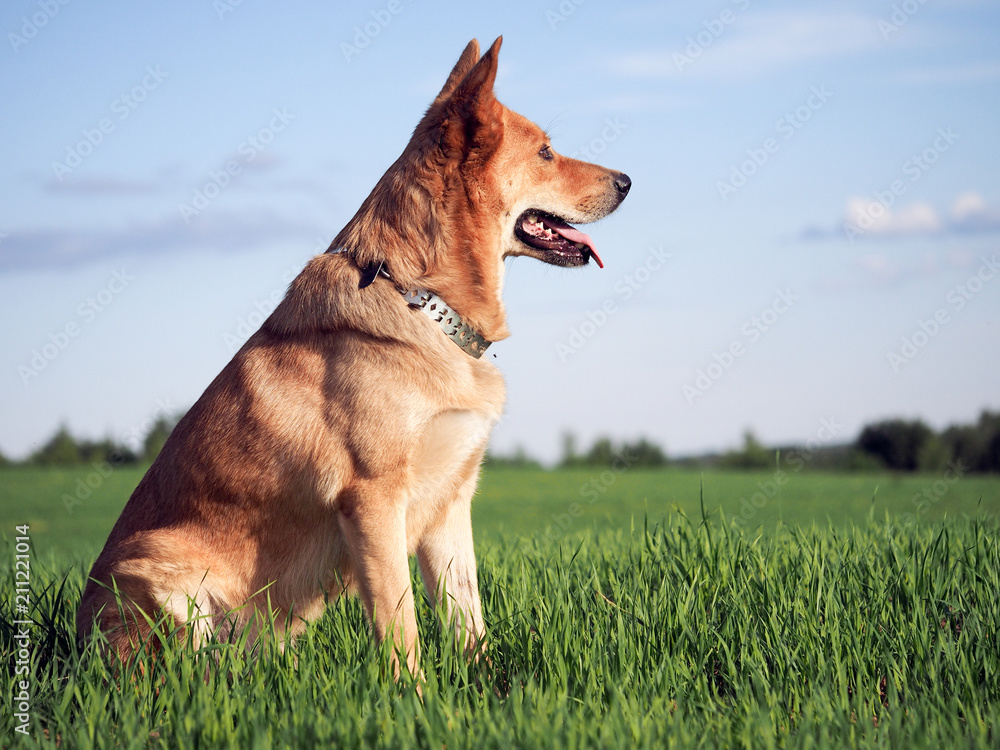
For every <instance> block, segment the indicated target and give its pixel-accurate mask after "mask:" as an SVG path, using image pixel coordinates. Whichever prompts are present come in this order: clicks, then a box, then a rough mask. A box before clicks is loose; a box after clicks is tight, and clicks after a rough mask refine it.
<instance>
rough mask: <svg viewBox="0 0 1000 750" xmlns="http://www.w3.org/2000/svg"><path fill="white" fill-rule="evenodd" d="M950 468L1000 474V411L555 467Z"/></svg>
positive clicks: (83, 444) (598, 455)
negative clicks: (958, 420)
mask: <svg viewBox="0 0 1000 750" xmlns="http://www.w3.org/2000/svg"><path fill="white" fill-rule="evenodd" d="M182 416H183V414H175V415H173V416H166V415H160V416H159V417H157V419H156V420H155V421H154V422H153V423H152V426H151V427H150V428H149V430H148V431H147V432H146V434H145V436H144V437H143V440H142V444H141V445H140V446H138V447H137V448H133V447H130V446H127V445H124V444H122V443H120V442H117V441H115V440H113V439H112V438H105V439H103V440H86V439H79V438H76V437H74V436H73V435H72V434H70V432H69V430H68V428H67V427H66V426H65V425H62V426H60V427H59V429H58V430H57V431H56V434H55V435H53V436H52V438H51V439H50V440H49V441H48V442H46V443H45V444H44V445H43V446H42V447H40V448H39V449H38V450H36V451H35V452H33V453H32V454H31V455H30V456H28V458H26V459H25V460H24V461H20V462H13V461H10V460H9V459H7V458H5V457H4V456H3V455H2V454H0V466H11V465H14V464H17V463H20V464H27V465H31V466H74V465H89V464H93V463H102V462H108V463H110V464H111V465H112V466H120V465H124V464H136V463H144V462H150V461H152V460H153V459H154V458H156V456H157V454H158V453H159V452H160V449H161V448H163V444H164V443H165V442H166V440H167V438H168V437H169V436H170V433H171V431H172V430H173V429H174V427H175V426H176V424H177V422H178V421H180V418H181V417H182ZM486 463H487V466H489V467H491V468H520V469H523V468H534V469H539V468H541V467H542V464H541V462H540V461H538V460H536V459H535V458H533V457H532V456H530V455H528V453H527V452H526V451H525V450H524V448H523V447H518V448H516V449H515V451H514V452H513V453H512V454H511V455H498V454H496V453H492V452H490V453H487V456H486ZM951 463H954V464H957V465H959V466H961V468H962V471H963V472H979V473H986V472H1000V412H990V411H984V412H982V414H980V416H979V419H978V421H976V422H975V423H974V424H970V425H952V426H951V427H948V428H947V429H945V430H942V431H941V432H935V431H934V430H933V429H931V428H930V427H929V426H928V425H927V424H926V423H924V422H923V421H920V420H910V421H908V420H903V419H889V420H884V421H880V422H874V423H872V424H868V425H866V426H865V427H864V428H863V429H862V430H861V434H860V435H858V437H857V438H856V439H855V440H854V441H853V442H849V443H836V444H833V443H823V444H817V445H810V444H808V443H807V444H805V445H786V446H773V447H767V446H765V445H763V444H762V443H761V442H760V441H759V440H758V439H757V438H756V437H755V436H754V434H753V432H751V431H749V430H748V431H747V432H745V433H744V435H743V444H742V446H741V447H740V448H739V449H736V450H732V451H727V452H725V453H721V454H708V455H703V456H694V457H684V458H675V459H669V458H668V457H667V454H666V452H665V451H664V450H663V448H661V447H660V446H659V445H657V444H656V443H654V442H652V441H650V440H648V439H646V438H639V439H638V440H634V441H631V442H629V441H622V442H615V441H613V440H612V439H611V438H609V437H599V438H597V439H596V440H595V441H594V442H593V444H592V445H591V446H590V447H589V448H587V449H586V450H581V449H579V448H578V447H577V440H576V437H575V436H574V435H572V434H569V433H567V434H565V435H564V436H563V445H562V456H561V457H560V459H559V462H558V464H557V468H560V469H573V468H584V467H602V468H607V467H609V466H613V465H616V464H621V465H624V466H627V467H629V468H633V467H637V468H651V469H652V468H662V467H665V466H679V467H689V468H725V469H768V468H775V466H776V465H777V464H784V465H789V466H791V467H792V468H794V469H796V470H797V469H799V468H804V467H805V466H806V465H808V466H809V468H810V469H819V470H825V471H858V470H878V469H887V470H890V471H898V472H916V471H925V472H936V471H942V470H944V469H945V468H946V467H947V466H948V465H949V464H951Z"/></svg>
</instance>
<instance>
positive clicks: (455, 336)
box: [327, 247, 493, 359]
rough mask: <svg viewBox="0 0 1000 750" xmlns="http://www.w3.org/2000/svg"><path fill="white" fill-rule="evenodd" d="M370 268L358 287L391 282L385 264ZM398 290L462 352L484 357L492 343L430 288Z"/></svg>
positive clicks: (331, 251) (335, 250)
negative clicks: (382, 280) (380, 278)
mask: <svg viewBox="0 0 1000 750" xmlns="http://www.w3.org/2000/svg"><path fill="white" fill-rule="evenodd" d="M345 250H346V248H343V247H338V248H335V249H331V250H328V251H327V252H329V253H342V252H344V251H345ZM373 267H374V266H372V267H369V268H368V269H365V271H364V272H363V279H362V281H363V282H365V281H366V282H367V283H364V284H362V285H359V288H364V287H366V286H368V285H369V284H371V283H372V282H373V281H375V278H376V277H377V276H379V275H381V276H385V277H386V278H387V279H389V280H390V281H391V280H392V277H391V276H390V275H389V272H388V271H386V269H385V265H384V264H383V263H379V264H378V267H377V268H375V272H374V273H371V269H372V268H373ZM396 290H397V291H398V292H399V293H400V294H402V295H403V299H404V300H405V301H406V304H408V305H410V307H416V308H417V309H419V310H423V311H424V313H426V314H427V315H428V316H429V317H430V319H431V320H433V321H434V322H435V323H437V324H438V325H439V326H440V327H441V330H442V331H444V333H445V335H446V336H447V337H448V338H450V339H451V340H452V341H454V342H455V343H456V344H457V345H458V347H459V349H461V350H462V351H463V352H465V353H466V354H469V355H471V356H472V357H475V358H476V359H479V358H480V357H482V356H483V352H485V351H486V350H487V349H488V348H489V346H490V344H492V343H493V342H492V341H487V340H486V339H484V338H483V337H482V336H481V335H480V334H479V333H478V332H477V331H476V329H474V328H473V327H472V326H470V325H469V324H468V323H466V322H465V321H464V320H462V316H461V315H459V314H458V313H457V312H455V311H454V310H452V309H451V308H450V307H449V306H448V304H447V303H446V302H445V301H444V300H443V299H441V298H440V297H438V296H437V295H436V294H434V292H431V291H428V290H427V289H400V288H399V287H396Z"/></svg>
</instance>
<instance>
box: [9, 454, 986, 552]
mask: <svg viewBox="0 0 1000 750" xmlns="http://www.w3.org/2000/svg"><path fill="white" fill-rule="evenodd" d="M144 473H145V467H132V466H127V467H120V468H117V469H114V470H113V471H112V472H111V473H110V474H109V475H108V476H106V477H104V476H101V473H100V472H99V471H98V470H97V469H95V468H93V467H81V468H62V469H43V468H34V467H14V468H7V469H0V531H4V530H9V529H11V528H13V527H14V526H15V525H17V524H25V523H26V524H29V525H30V526H31V531H32V538H33V543H34V545H35V549H36V551H37V552H38V553H39V554H42V555H46V554H49V553H50V552H57V553H64V552H79V553H81V554H83V553H86V552H87V551H91V552H92V553H93V554H95V555H96V554H97V552H98V551H100V548H101V546H102V545H103V544H104V540H105V539H107V536H108V533H109V532H110V531H111V527H112V526H113V525H114V522H115V520H116V519H117V518H118V514H119V513H120V512H121V509H122V507H123V506H124V505H125V501H126V500H128V497H129V495H130V494H131V493H132V490H133V489H134V488H135V486H136V485H137V484H138V483H139V480H140V479H141V478H142V475H143V474H144ZM944 476H945V475H944V474H942V475H916V476H893V475H889V474H826V473H813V472H809V471H802V472H795V471H793V470H787V471H786V472H785V474H784V476H783V478H782V477H781V476H778V477H776V474H775V471H773V470H772V471H761V472H738V471H733V472H724V471H717V472H711V473H706V474H702V473H700V472H697V471H689V470H666V471H663V470H641V469H629V470H626V471H623V472H621V473H616V472H614V471H611V470H607V471H601V470H599V469H576V470H572V471H540V470H538V471H536V470H521V469H494V470H492V471H491V470H487V471H485V472H484V474H483V478H482V480H481V481H480V487H479V493H478V495H477V497H476V500H475V502H474V504H473V525H474V526H475V532H476V539H477V540H479V541H500V540H502V539H504V538H508V537H510V538H513V537H518V536H522V535H534V534H538V533H541V534H543V535H544V534H547V538H548V539H550V540H556V539H560V538H563V537H566V536H567V535H570V536H571V535H574V534H577V533H579V532H581V531H585V530H590V531H600V530H604V529H619V528H627V527H628V526H629V524H631V523H632V521H633V519H641V518H643V517H644V516H645V515H647V514H648V516H649V517H650V518H654V519H659V518H662V517H664V516H665V515H666V514H667V513H668V512H671V511H672V510H674V509H680V510H682V511H684V512H685V513H687V514H688V515H697V514H700V512H701V510H700V502H701V497H702V494H701V493H702V489H703V491H704V503H705V507H706V508H707V509H708V510H709V511H713V512H714V511H716V510H721V511H722V512H723V513H725V515H726V517H727V518H734V519H735V518H737V517H738V516H740V514H741V512H742V513H744V514H745V515H750V518H749V520H747V521H746V522H745V526H746V527H747V528H748V529H751V530H752V529H756V528H758V527H760V528H763V529H771V528H773V527H774V525H775V523H776V522H777V521H778V520H779V519H780V520H781V521H783V522H784V523H785V524H787V525H801V524H809V523H812V522H813V521H816V522H818V523H819V524H821V525H825V524H826V522H827V520H828V519H829V520H832V521H833V522H834V524H836V525H844V524H849V523H859V522H863V521H864V520H865V519H866V518H867V516H868V513H869V511H870V510H871V508H872V505H873V502H872V501H873V499H874V507H875V511H876V514H877V515H879V516H880V517H881V516H882V515H883V514H884V513H889V514H890V515H892V516H894V517H898V516H902V515H904V514H907V513H909V514H911V515H912V516H914V517H915V518H916V519H917V520H919V521H921V522H923V521H931V520H939V519H942V518H944V517H945V516H946V515H947V516H952V517H954V516H958V515H961V514H963V513H965V514H968V515H975V514H976V513H977V512H979V511H981V510H982V511H986V512H989V513H993V514H1000V477H996V476H977V475H967V476H964V477H962V478H961V480H960V481H958V482H955V483H954V484H949V483H948V482H946V481H945V479H944ZM948 476H949V477H951V476H952V475H950V474H949V475H948ZM935 485H936V486H935ZM762 488H763V489H762ZM942 490H943V492H942ZM924 491H927V492H929V494H930V496H931V497H930V498H929V499H928V498H926V497H924V498H923V499H922V500H921V499H920V498H921V493H922V492H924ZM768 492H771V493H772V496H771V497H768ZM755 495H756V496H757V497H756V498H755V497H754V496H755ZM915 497H916V498H917V499H918V500H919V501H920V502H926V503H927V506H926V512H918V504H917V501H915ZM754 500H756V501H757V503H758V504H759V503H761V502H762V501H764V502H763V505H762V507H760V508H757V507H756V506H755V504H754ZM741 501H744V502H741ZM923 507H924V506H922V505H921V506H919V508H923ZM748 509H749V510H748ZM750 511H753V513H752V515H751V514H750Z"/></svg>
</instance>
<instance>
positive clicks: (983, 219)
mask: <svg viewBox="0 0 1000 750" xmlns="http://www.w3.org/2000/svg"><path fill="white" fill-rule="evenodd" d="M0 30H2V32H3V35H4V40H3V42H2V44H0V95H2V101H3V102H4V116H3V118H2V119H0V144H2V149H3V165H4V168H3V170H2V171H0V310H2V314H3V321H4V325H3V334H2V336H3V346H2V348H0V356H2V362H0V378H2V389H0V451H2V452H3V453H4V454H6V455H8V456H13V457H22V456H24V455H26V454H27V453H28V452H30V451H31V450H33V449H34V448H36V447H38V446H39V445H40V444H41V443H42V442H44V441H45V440H46V439H47V438H48V437H49V436H51V434H52V433H53V432H54V431H55V429H56V428H57V426H58V425H59V424H60V423H66V424H67V425H68V426H69V427H70V429H71V430H72V431H73V432H74V433H77V434H80V435H85V436H89V437H94V438H98V437H103V436H105V435H110V436H112V437H114V438H117V439H131V437H132V436H134V435H136V434H139V433H140V432H141V431H142V428H143V427H144V426H145V424H146V423H147V420H148V419H149V418H150V417H152V416H153V415H155V413H156V412H157V411H159V410H164V409H165V410H167V411H172V410H176V409H180V408H184V407H187V406H189V405H190V404H191V403H193V402H194V400H195V399H196V398H197V397H198V396H199V395H200V393H201V392H202V390H203V389H204V388H205V386H206V385H207V384H208V383H209V382H210V381H211V379H212V378H213V377H214V376H215V375H216V374H217V373H218V371H219V370H220V369H221V368H222V367H223V366H224V365H225V363H226V362H227V361H228V360H229V359H230V358H231V356H232V354H233V352H234V351H235V348H236V347H237V346H238V345H239V344H240V343H242V341H243V340H244V339H245V338H246V336H247V335H248V334H249V331H250V330H252V329H253V328H256V326H257V325H259V322H260V320H261V315H262V312H261V311H265V312H266V311H267V310H268V309H269V308H270V307H272V306H273V304H274V301H275V300H276V299H279V298H280V296H281V294H282V292H283V290H284V288H285V287H286V286H287V283H288V281H289V279H290V278H291V277H292V276H293V275H294V274H295V273H296V272H297V271H298V270H299V269H300V268H301V267H302V266H303V265H304V263H305V262H306V261H307V260H308V258H309V257H311V256H312V255H314V254H315V253H317V252H320V251H321V250H322V249H323V248H325V246H326V244H327V243H328V242H329V241H330V239H332V237H333V236H334V235H335V234H336V232H337V231H338V230H339V229H340V228H341V227H342V226H343V225H344V224H345V223H346V221H347V220H348V219H349V218H350V217H351V216H352V215H353V213H354V211H355V210H356V209H357V207H358V206H359V205H360V203H361V201H362V200H363V199H364V197H365V196H366V195H367V193H368V191H369V190H370V189H371V188H372V186H373V185H374V184H375V181H376V180H377V179H378V177H379V176H380V175H381V173H382V172H383V171H384V170H385V168H386V167H387V166H388V165H389V164H391V163H392V161H393V160H394V159H395V158H396V156H398V154H399V153H400V151H401V150H402V148H403V146H404V145H405V143H406V141H407V139H408V137H409V134H410V132H411V131H412V128H413V126H414V125H415V124H416V122H417V120H418V119H419V117H420V116H421V114H422V113H423V111H424V109H425V108H426V106H427V104H428V103H429V102H430V100H431V98H433V96H434V94H435V93H436V91H437V89H438V88H439V87H440V85H441V83H442V82H443V80H444V78H445V77H446V75H447V73H448V72H449V70H450V69H451V66H452V65H453V64H454V62H455V60H456V59H457V57H458V55H459V53H460V52H461V50H462V48H463V47H464V45H465V44H466V43H467V42H468V40H469V39H471V38H473V37H477V38H478V39H479V40H480V42H481V43H482V44H484V45H486V44H489V43H490V42H491V41H492V40H493V39H494V38H495V37H496V36H497V35H499V34H503V36H504V44H503V49H502V51H501V65H500V71H499V75H498V79H497V86H496V89H497V94H498V96H499V98H500V100H501V101H503V102H504V103H505V104H506V105H508V106H509V107H511V108H512V109H515V110H517V111H519V112H521V113H523V114H525V115H526V116H528V117H530V118H531V119H533V120H535V121H536V122H538V123H539V124H540V125H541V126H542V127H545V128H547V129H548V130H549V132H550V133H551V134H552V136H553V145H554V147H555V148H556V150H558V151H560V152H562V153H564V154H570V155H576V156H578V157H581V158H589V159H591V160H593V161H597V162H599V163H602V164H604V165H606V166H609V167H613V168H616V169H620V170H622V171H625V172H627V173H628V174H629V175H630V176H631V178H632V180H633V188H632V192H631V194H630V195H629V198H628V200H627V201H626V202H625V203H624V204H623V205H622V207H621V209H619V211H618V212H617V213H615V214H614V215H612V216H611V217H609V218H608V219H606V220H604V221H602V222H600V223H599V224H596V225H593V226H591V227H588V228H587V231H588V232H589V233H590V234H591V235H592V236H593V237H594V239H595V241H596V242H597V245H598V248H599V250H600V253H601V256H602V258H603V259H604V261H605V264H606V267H605V268H604V269H603V270H598V269H597V268H596V267H594V266H593V265H591V266H588V267H587V268H585V269H559V268H554V267H550V266H545V265H542V264H539V263H537V262H534V261H532V260H530V259H526V258H521V259H517V260H513V261H510V262H509V264H508V272H507V280H506V286H505V300H506V303H507V307H508V312H509V318H510V328H511V330H512V332H513V335H512V337H511V338H510V339H509V340H507V341H505V342H501V343H498V344H496V345H495V346H494V347H493V348H492V349H491V350H490V352H491V353H493V352H495V353H496V358H495V359H494V362H495V363H496V364H497V365H498V366H499V367H500V369H501V370H502V371H503V373H504V375H505V377H506V379H507V383H508V408H507V412H506V415H505V418H504V421H503V422H502V423H501V425H500V426H499V427H498V428H497V430H496V432H495V434H494V441H493V445H494V448H495V449H497V450H499V451H508V450H511V449H512V448H513V447H514V446H515V445H518V444H521V445H523V446H524V447H525V448H527V450H528V451H529V452H532V453H535V454H537V455H539V456H542V457H543V458H546V459H553V458H555V457H556V456H557V454H558V451H559V436H560V434H561V433H562V432H563V431H565V430H572V431H574V432H576V433H577V434H578V435H579V437H580V439H581V441H583V442H585V443H586V442H589V441H590V440H591V439H593V438H594V437H596V436H598V435H604V434H607V435H611V436H614V437H616V438H634V437H638V436H639V435H645V436H648V437H651V438H653V439H655V440H657V441H660V442H661V443H662V444H663V445H665V447H666V448H667V450H668V452H669V453H672V454H675V455H677V454H687V453H692V452H699V451H703V450H711V449H719V448H725V447H728V446H733V445H735V444H736V443H737V442H738V441H739V436H740V434H741V433H742V431H743V430H744V429H746V428H748V427H752V428H753V429H754V430H755V431H756V432H757V434H758V435H759V437H760V438H761V439H763V440H764V441H765V442H768V443H777V442H783V441H803V440H809V439H815V440H819V441H825V440H833V439H836V440H838V441H839V440H847V439H851V438H853V437H854V436H855V435H856V434H857V431H858V430H859V429H860V427H861V426H862V425H863V424H864V423H866V422H868V421H871V420H874V419H878V418H882V417H887V416H896V415H899V416H905V417H920V418H923V419H925V420H927V421H928V422H929V423H930V424H932V425H933V426H935V427H943V426H944V425H946V424H949V423H952V422H956V421H959V422H961V421H971V420H973V419H974V418H975V417H976V415H977V414H978V412H979V411H980V410H981V409H982V408H994V409H996V408H1000V387H998V383H1000V378H998V372H1000V267H998V266H997V262H998V260H1000V139H998V137H997V134H998V133H1000V96H998V94H1000V47H998V46H997V44H996V39H997V38H998V37H1000V6H997V5H996V4H995V3H990V2H975V1H973V0H968V1H963V2H933V1H930V2H926V3H919V2H917V0H908V1H907V2H903V3H899V2H869V3H852V2H843V3H837V2H827V3H811V4H801V3H798V4H796V3H780V2H779V3H767V4H764V3H760V4H758V3H756V2H754V1H753V0H739V1H738V2H712V3H615V4H612V3H607V2H599V1H598V0H586V2H580V3H574V2H573V1H572V0H564V1H563V2H562V3H561V4H560V3H558V2H552V3H548V4H546V3H537V4H532V3H526V2H511V3H506V4H503V6H502V7H501V5H500V4H494V5H493V6H491V7H485V6H482V7H481V6H478V5H476V6H474V5H472V4H460V3H453V4H448V3H436V4H432V3H426V2H412V1H407V0H393V1H392V2H388V1H387V2H366V3H353V4H350V5H348V4H334V3H318V2H317V3H311V2H306V3H295V4H288V5H280V6H279V5H278V4H276V3H263V2H259V0H244V1H243V2H241V3H235V2H232V1H229V2H224V1H223V0H220V1H219V2H215V3H213V2H209V1H208V0H205V1H204V2H185V3H143V4H127V5H123V4H120V3H110V2H89V3H84V2H80V1H79V0H69V1H68V2H66V3H65V4H61V3H59V2H58V0H42V2H37V1H36V2H20V1H17V2H9V3H5V4H4V7H3V10H2V11H0ZM831 425H832V426H833V429H831Z"/></svg>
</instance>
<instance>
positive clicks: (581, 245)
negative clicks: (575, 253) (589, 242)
mask: <svg viewBox="0 0 1000 750" xmlns="http://www.w3.org/2000/svg"><path fill="white" fill-rule="evenodd" d="M573 246H574V247H575V248H576V249H577V250H583V243H582V242H574V243H573Z"/></svg>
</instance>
